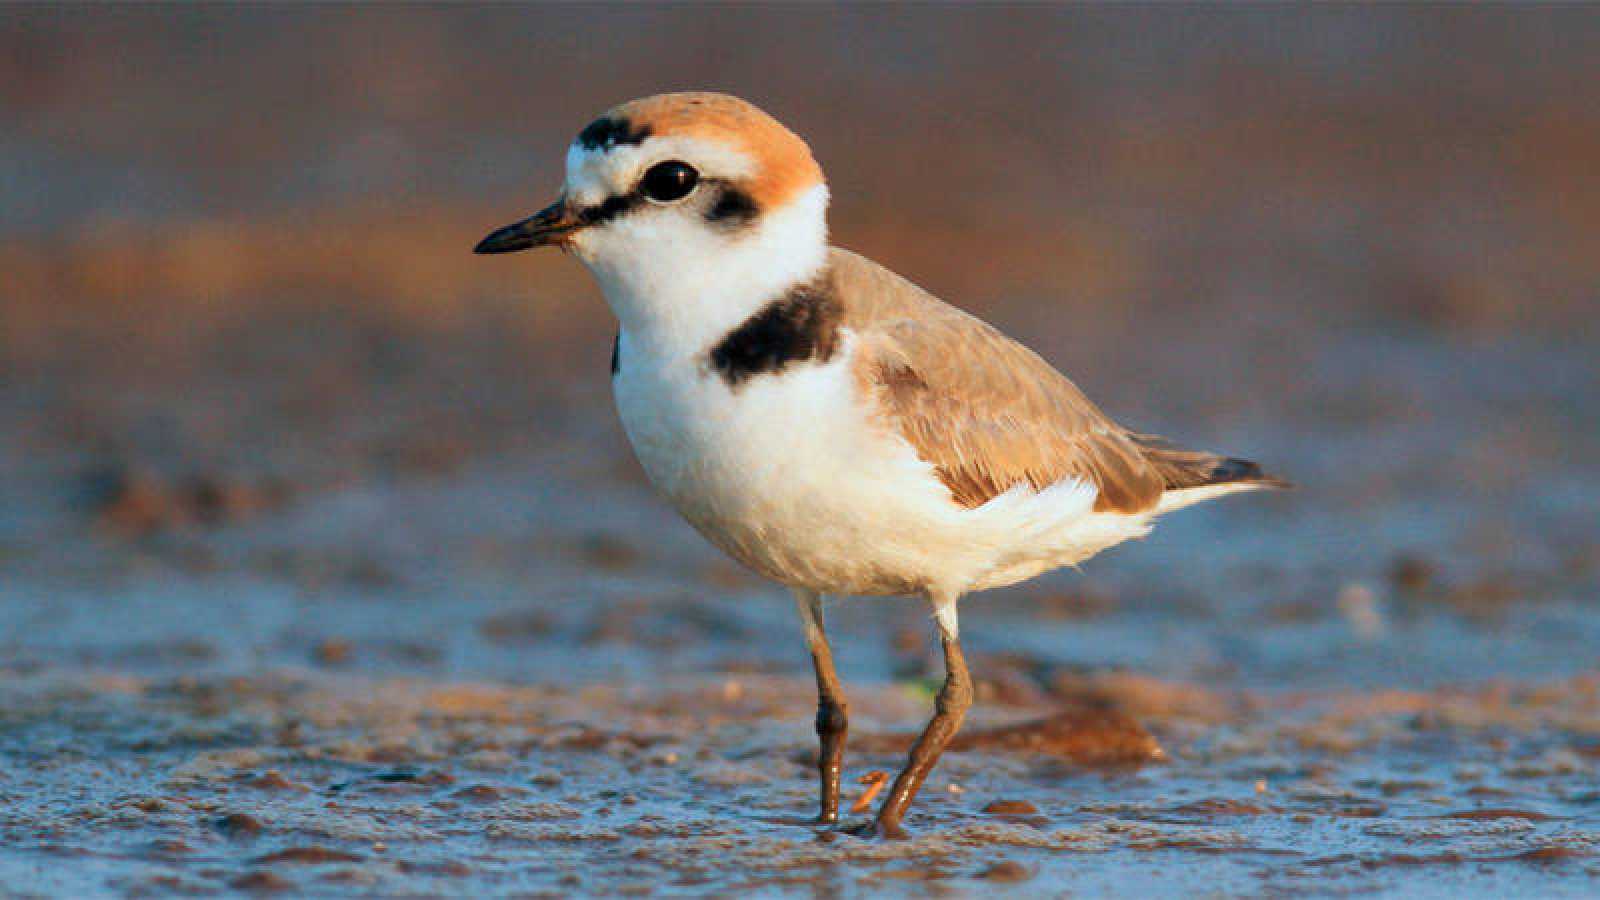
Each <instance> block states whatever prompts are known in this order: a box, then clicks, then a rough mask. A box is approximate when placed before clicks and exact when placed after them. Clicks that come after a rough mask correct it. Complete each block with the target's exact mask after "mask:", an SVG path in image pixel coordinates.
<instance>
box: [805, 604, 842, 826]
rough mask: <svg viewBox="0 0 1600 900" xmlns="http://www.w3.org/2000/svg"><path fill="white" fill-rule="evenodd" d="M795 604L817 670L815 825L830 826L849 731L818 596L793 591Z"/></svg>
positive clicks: (834, 820) (836, 813) (834, 818)
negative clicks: (818, 804)
mask: <svg viewBox="0 0 1600 900" xmlns="http://www.w3.org/2000/svg"><path fill="white" fill-rule="evenodd" d="M794 599H795V604H796V605H797V606H798V607H799V608H800V620H801V621H802V622H803V623H804V624H805V629H806V645H807V646H808V647H810V649H811V664H812V666H813V667H814V668H815V669H816V671H817V741H818V744H819V749H818V753H817V772H818V775H819V776H820V786H821V789H822V809H821V812H820V813H818V815H817V823H818V824H821V825H833V824H836V823H837V822H838V821H839V779H840V776H841V774H842V772H843V769H844V739H845V735H846V733H848V732H849V730H850V721H849V719H848V718H847V717H846V715H845V701H844V692H843V691H842V690H841V689H840V687H839V676H838V674H837V673H835V672H834V670H833V649H832V648H831V647H829V646H828V635H827V634H826V633H825V632H824V631H823V630H822V596H821V595H820V594H817V593H816V592H815V591H806V590H796V591H795V592H794Z"/></svg>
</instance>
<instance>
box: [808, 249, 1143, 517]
mask: <svg viewBox="0 0 1600 900" xmlns="http://www.w3.org/2000/svg"><path fill="white" fill-rule="evenodd" d="M831 270H832V272H831V281H832V286H833V289H834V290H835V291H837V292H838V293H837V294H836V296H837V297H838V298H839V299H840V300H841V302H842V303H843V305H844V307H845V325H846V326H847V327H849V328H851V329H852V330H854V331H855V332H856V334H857V337H858V344H857V346H856V356H855V367H856V369H855V371H856V376H857V378H858V379H859V381H860V383H861V384H862V386H863V387H864V389H866V390H867V391H869V392H870V393H871V394H872V396H874V397H875V398H876V400H877V402H878V405H879V409H880V410H881V411H882V412H883V413H884V414H885V416H886V418H887V419H888V420H890V421H891V422H892V423H893V425H894V427H896V428H897V429H898V430H899V432H900V434H902V435H903V436H904V437H905V439H906V440H907V441H909V442H910V443H911V445H912V447H914V448H915V449H916V452H917V455H918V456H919V457H921V458H922V459H923V460H925V461H927V462H929V463H931V464H932V465H933V467H934V470H935V471H936V472H937V473H938V475H939V478H940V480H942V481H943V482H944V483H945V485H946V486H947V487H948V488H949V489H950V493H951V495H952V496H953V497H954V498H955V500H956V502H957V503H960V504H961V505H962V506H966V507H974V506H980V505H982V504H984V503H986V502H988V501H989V500H990V499H991V498H993V497H995V496H996V495H998V494H1001V493H1004V492H1005V491H1006V490H1008V489H1009V488H1011V487H1012V486H1013V485H1016V484H1020V483H1023V482H1026V483H1028V484H1029V485H1031V486H1032V487H1034V488H1035V489H1042V488H1045V487H1048V486H1049V485H1052V484H1055V483H1057V482H1059V481H1062V480H1063V479H1067V478H1077V479H1081V480H1083V481H1086V482H1089V483H1091V484H1093V485H1094V486H1095V487H1096V488H1097V489H1098V490H1099V497H1098V498H1097V499H1096V501H1095V509H1097V510H1103V511H1115V512H1122V513H1135V512H1142V511H1144V510H1148V509H1151V508H1153V507H1154V506H1155V505H1156V502H1157V501H1158V500H1159V499H1160V497H1161V493H1162V491H1163V490H1165V488H1166V483H1165V478H1164V477H1163V475H1162V473H1161V472H1160V471H1159V470H1158V469H1157V468H1156V467H1155V466H1154V465H1152V464H1151V461H1150V460H1149V459H1147V458H1146V456H1145V454H1144V453H1143V452H1142V450H1141V447H1140V445H1139V444H1138V442H1137V441H1136V440H1135V438H1134V437H1133V436H1132V435H1130V434H1129V433H1128V432H1127V431H1126V430H1125V429H1123V428H1122V427H1121V426H1119V425H1117V424H1116V423H1115V422H1113V421H1111V420H1110V419H1109V418H1107V417H1106V415H1105V414H1104V413H1102V412H1100V410H1099V409H1097V408H1096V407H1095V406H1094V404H1093V403H1090V402H1089V399H1088V398H1087V397H1085V396H1084V395H1083V392H1082V391H1080V390H1078V388H1077V386H1076V385H1074V384H1073V383H1072V382H1070V381H1068V380H1067V379H1066V377H1065V376H1063V375H1062V374H1061V373H1059V372H1057V371H1056V370H1055V369H1053V368H1051V366H1050V364H1049V363H1046V362H1045V361H1044V360H1043V359H1040V358H1039V357H1038V355H1036V354H1035V353H1034V352H1033V351H1031V350H1029V349H1028V348H1026V347H1024V346H1022V345H1021V344H1018V343H1017V342H1016V341H1013V340H1011V339H1010V338H1008V337H1006V336H1005V335H1003V334H1001V333H1000V332H998V331H996V330H995V329H994V328H992V327H990V326H989V325H987V324H985V323H984V322H982V321H979V320H978V319H976V318H974V317H972V316H969V315H967V314H966V313H964V312H962V311H960V310H958V309H956V308H955V307H952V306H949V305H948V304H945V303H942V302H940V301H939V300H938V299H936V298H934V297H933V296H932V295H930V294H928V293H927V292H925V291H923V290H921V289H920V288H918V287H916V286H915V285H913V284H911V283H910V282H908V281H905V280H904V279H902V278H900V277H898V276H896V275H894V274H893V273H891V272H889V271H888V270H886V269H883V268H882V267H880V266H878V265H876V264H875V263H872V262H870V261H868V260H865V259H862V258H861V257H859V256H855V255H854V254H851V253H848V252H845V251H841V250H835V251H834V253H833V258H832V265H831Z"/></svg>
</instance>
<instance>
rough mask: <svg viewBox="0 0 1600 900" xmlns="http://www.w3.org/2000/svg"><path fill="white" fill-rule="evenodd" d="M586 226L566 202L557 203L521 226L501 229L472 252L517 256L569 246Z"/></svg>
mask: <svg viewBox="0 0 1600 900" xmlns="http://www.w3.org/2000/svg"><path fill="white" fill-rule="evenodd" d="M581 227H583V223H582V222H581V221H579V219H578V217H577V216H575V215H574V214H573V211H572V210H571V209H570V208H568V206H567V202H566V199H565V198H563V199H561V200H557V201H556V202H554V203H552V204H550V205H549V206H546V207H545V208H544V209H541V210H539V211H538V212H536V213H534V214H533V215H531V216H529V217H528V218H526V219H523V220H522V221H521V222H513V223H512V224H510V225H507V226H506V227H504V228H497V229H495V230H494V231H492V232H490V233H489V236H488V237H486V238H484V239H483V240H481V241H479V242H478V246H476V247H473V248H472V252H473V253H515V252H517V251H518V250H528V249H531V248H533V247H547V246H549V245H551V244H557V245H560V244H565V243H566V242H567V238H568V237H569V236H570V235H571V234H572V233H573V232H574V231H577V230H578V229H579V228H581Z"/></svg>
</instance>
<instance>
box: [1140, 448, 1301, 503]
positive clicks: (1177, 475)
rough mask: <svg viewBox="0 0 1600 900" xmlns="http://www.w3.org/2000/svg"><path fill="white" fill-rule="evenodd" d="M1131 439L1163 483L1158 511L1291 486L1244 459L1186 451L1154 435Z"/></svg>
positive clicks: (1200, 451) (1201, 451) (1199, 451)
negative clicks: (1164, 491)
mask: <svg viewBox="0 0 1600 900" xmlns="http://www.w3.org/2000/svg"><path fill="white" fill-rule="evenodd" d="M1133 439H1134V441H1135V442H1136V443H1138V444H1139V447H1140V449H1142V450H1143V451H1144V455H1145V459H1147V460H1149V461H1150V464H1151V465H1152V466H1154V467H1155V469H1156V471H1157V472H1160V473H1161V477H1162V479H1163V480H1164V481H1165V482H1166V493H1165V494H1163V495H1162V498H1161V503H1160V507H1159V508H1160V510H1161V511H1162V512H1166V511H1168V510H1172V509H1177V508H1179V507H1183V506H1188V505H1189V504H1191V503H1196V502H1198V501H1201V500H1207V499H1210V498H1211V497H1215V496H1219V495H1221V494H1231V493H1234V492H1236V491H1247V490H1257V489H1262V488H1288V487H1293V485H1292V484H1290V483H1289V482H1287V481H1285V480H1284V479H1282V478H1278V477H1276V476H1273V475H1268V474H1267V473H1266V472H1264V471H1262V469H1261V466H1260V465H1259V464H1257V463H1254V462H1251V461H1250V460H1248V459H1238V458H1235V457H1232V456H1222V455H1220V454H1217V453H1207V452H1205V451H1203V450H1188V449H1185V448H1183V447H1179V446H1177V445H1176V444H1173V443H1172V442H1171V441H1169V440H1167V439H1166V438H1161V437H1156V436H1154V435H1147V434H1137V435H1133Z"/></svg>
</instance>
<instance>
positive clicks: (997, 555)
mask: <svg viewBox="0 0 1600 900" xmlns="http://www.w3.org/2000/svg"><path fill="white" fill-rule="evenodd" d="M853 345H854V338H853V336H852V335H850V334H849V332H848V331H847V332H846V333H845V340H844V344H843V347H842V351H843V352H840V353H837V354H835V356H834V358H833V359H832V360H831V361H830V362H828V363H827V364H824V365H819V364H815V363H802V364H797V365H794V366H791V367H790V368H788V369H786V370H785V371H783V372H782V373H779V374H772V375H757V376H754V377H752V378H749V379H747V380H746V381H744V382H743V383H741V384H739V385H738V386H736V387H730V386H729V385H728V384H727V383H725V382H724V381H723V380H722V379H721V378H720V377H719V376H718V375H717V374H716V373H714V372H712V371H710V370H709V369H708V367H706V366H705V365H704V364H703V362H701V363H700V364H696V362H695V361H693V360H691V359H685V358H683V357H681V356H677V355H676V354H674V355H671V356H668V355H664V354H659V353H657V352H656V351H655V350H654V349H653V348H652V347H650V346H649V345H648V344H645V343H644V342H640V341H635V340H633V339H632V336H631V335H630V334H629V333H628V332H627V331H626V330H624V332H623V333H622V336H621V360H622V364H621V370H620V372H619V373H618V374H617V375H616V377H615V379H614V388H615V393H616V400H617V409H618V412H619V413H620V415H621V418H622V424H623V427H624V428H625V429H626V431H627V433H628V437H629V439H630V440H631V441H632V443H633V447H634V451H635V452H636V454H637V455H638V458H639V462H640V463H641V464H642V466H643V467H644V470H645V472H646V473H647V474H648V475H649V477H650V480H651V481H652V482H653V483H654V484H655V485H656V487H657V488H658V489H660V490H661V492H662V493H663V494H665V495H666V497H667V498H668V499H669V500H670V501H671V502H672V503H673V505H674V506H676V507H677V509H678V511H679V512H680V513H681V514H682V515H683V516H684V518H686V519H687V520H688V521H689V522H690V523H691V524H693V525H694V526H695V528H697V529H698V530H699V531H700V532H701V533H702V534H704V535H705V536H706V537H707V538H708V539H710V540H711V542H712V543H714V544H716V545H717V546H718V547H720V548H721V549H722V550H724V551H725V552H727V553H728V554H730V555H732V556H733V557H734V558H736V559H738V560H740V561H741V562H743V563H745V564H746V565H748V566H750V567H751V568H753V569H755V570H756V571H758V572H761V573H762V574H764V575H766V576H768V577H770V578H773V579H775V580H777V581H780V582H783V583H785V584H789V585H792V586H795V587H800V588H805V589H809V590H813V591H818V592H823V593H833V594H905V593H922V594H926V595H929V596H931V597H935V598H953V597H955V596H958V595H960V594H962V593H965V592H967V591H970V590H979V589H984V588H992V587H999V586H1002V585H1006V584H1011V583H1013V582H1017V581H1021V580H1023V579H1026V578H1029V577H1032V576H1034V575H1037V574H1039V573H1041V572H1044V571H1047V570H1050V569H1054V568H1057V567H1060V566H1066V565H1073V564H1076V563H1078V562H1081V561H1083V560H1085V559H1087V558H1089V557H1090V556H1093V555H1094V554H1096V553H1098V552H1100V551H1101V550H1104V549H1105V548H1107V547H1110V546H1111V545H1113V544H1117V543H1120V542H1122V541H1125V540H1128V539H1129V538H1134V537H1139V536H1142V535H1143V534H1145V533H1146V532H1147V531H1148V530H1149V524H1150V519H1151V515H1150V514H1141V515H1134V516H1127V515H1120V514H1114V513H1097V512H1094V511H1093V506H1094V501H1095V490H1094V488H1093V487H1092V486H1091V485H1086V484H1084V483H1081V482H1077V481H1067V482H1062V483H1060V484H1056V485H1053V486H1051V487H1049V488H1047V489H1045V490H1043V491H1037V492H1036V491H1034V490H1032V489H1029V488H1027V487H1025V486H1019V487H1017V488H1013V489H1012V490H1011V491H1008V492H1007V493H1005V494H1002V495H1000V496H998V497H996V498H994V499H993V500H991V501H989V502H988V503H986V504H984V505H983V506H980V507H977V508H974V509H966V508H963V507H961V506H960V505H958V504H956V503H955V502H954V501H953V500H952V499H951V496H950V492H949V490H948V489H946V488H945V486H944V485H943V484H942V483H941V482H940V481H939V479H938V478H937V477H936V476H935V474H934V472H933V468H932V467H931V466H930V465H928V464H927V463H925V462H923V461H922V460H920V459H918V458H917V456H916V453H915V452H914V450H913V449H912V447H911V445H910V444H909V443H907V442H906V441H905V440H904V439H903V438H901V437H900V436H899V435H898V434H895V433H894V432H893V430H892V429H891V428H886V427H885V426H884V425H883V423H881V422H878V423H875V422H873V421H872V420H871V419H870V418H869V413H870V411H869V408H868V405H867V401H866V399H865V398H863V397H862V396H859V391H858V388H857V387H856V383H855V381H854V379H853V378H852V376H851V372H850V369H849V357H850V354H851V350H852V348H853Z"/></svg>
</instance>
